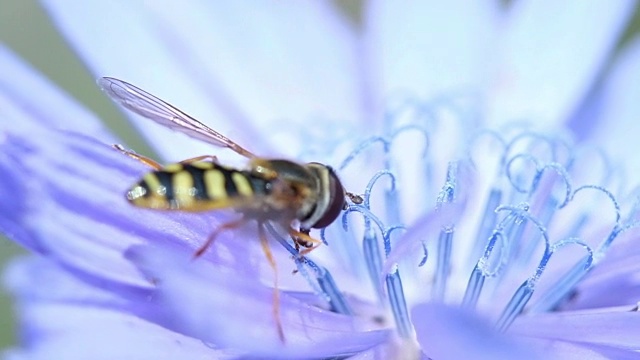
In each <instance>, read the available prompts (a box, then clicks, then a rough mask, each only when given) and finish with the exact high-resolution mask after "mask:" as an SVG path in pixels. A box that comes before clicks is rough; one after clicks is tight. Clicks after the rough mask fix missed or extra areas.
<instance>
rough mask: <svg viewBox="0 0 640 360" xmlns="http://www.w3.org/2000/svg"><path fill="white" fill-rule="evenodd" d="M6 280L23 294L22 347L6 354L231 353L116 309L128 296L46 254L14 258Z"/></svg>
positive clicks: (160, 355)
mask: <svg viewBox="0 0 640 360" xmlns="http://www.w3.org/2000/svg"><path fill="white" fill-rule="evenodd" d="M5 284H6V285H7V286H8V287H9V289H10V290H11V292H12V293H13V294H14V295H15V296H17V297H18V301H17V306H18V309H19V310H20V313H19V314H20V315H19V321H20V325H21V333H20V344H19V347H16V348H12V349H9V350H7V351H6V352H5V353H4V354H3V355H4V357H3V358H6V359H11V360H22V359H51V358H52V357H55V358H56V359H160V358H162V359H185V358H189V359H211V358H217V359H218V358H225V356H224V355H225V354H224V353H222V352H220V351H218V350H214V349H212V348H211V347H209V346H207V345H206V344H204V343H203V342H202V341H200V340H198V339H193V338H189V337H187V336H184V335H182V334H179V333H175V332H172V331H170V330H167V329H165V328H162V327H160V326H158V325H156V324H153V323H150V322H147V321H145V320H143V319H141V318H139V317H137V316H133V315H129V314H126V313H123V312H121V311H118V310H116V309H114V306H115V305H117V304H120V303H122V302H123V300H122V299H118V297H117V296H116V295H115V294H113V293H110V292H106V291H103V290H101V289H99V288H95V287H93V286H90V285H88V284H84V283H82V282H80V281H78V280H77V279H76V278H75V277H74V276H72V275H71V274H69V273H68V272H66V271H65V270H62V269H61V268H60V267H58V266H56V265H55V264H54V263H53V262H51V261H49V260H46V259H44V258H36V257H31V258H28V259H20V260H16V261H14V262H13V263H12V264H11V266H10V267H9V269H8V273H7V274H6V276H5Z"/></svg>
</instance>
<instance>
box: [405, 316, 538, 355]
mask: <svg viewBox="0 0 640 360" xmlns="http://www.w3.org/2000/svg"><path fill="white" fill-rule="evenodd" d="M411 317H412V319H413V324H414V326H415V329H416V335H417V338H418V342H419V343H420V346H421V347H422V351H423V352H424V353H425V354H427V356H429V357H430V358H433V359H438V360H447V359H451V360H458V359H467V358H473V359H486V360H499V359H504V360H507V359H521V360H524V359H538V358H539V357H538V356H536V355H534V354H535V353H533V352H532V349H529V348H527V347H524V346H523V345H522V344H518V343H516V342H515V341H514V340H513V339H510V338H509V337H507V336H505V335H503V334H500V333H498V332H497V331H496V330H495V329H494V328H492V327H490V326H489V325H488V324H487V323H485V322H484V321H482V320H481V319H479V318H477V317H476V316H475V315H472V314H469V313H466V312H465V311H463V310H461V309H459V308H453V307H448V306H446V305H442V304H418V305H416V306H415V307H414V308H413V309H412V310H411Z"/></svg>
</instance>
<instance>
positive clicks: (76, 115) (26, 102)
mask: <svg viewBox="0 0 640 360" xmlns="http://www.w3.org/2000/svg"><path fill="white" fill-rule="evenodd" d="M0 64H2V66H0V116H1V117H2V119H3V121H0V130H4V129H11V131H12V132H20V133H28V132H29V131H30V130H31V129H32V128H34V127H39V126H46V127H52V128H53V127H55V128H58V129H64V130H73V131H78V132H82V133H84V134H86V135H91V136H94V137H96V138H101V139H104V140H105V141H113V137H112V136H111V134H109V132H108V130H107V129H106V128H105V127H104V126H103V124H102V123H101V122H100V120H99V119H98V118H96V117H95V116H94V115H93V114H91V113H90V112H89V111H87V109H85V108H84V107H82V106H80V105H79V104H78V103H77V102H76V101H74V100H73V99H72V98H71V97H69V96H68V95H67V94H65V93H63V92H62V91H60V89H59V88H57V87H55V86H54V85H53V84H51V82H49V81H47V80H46V79H45V78H44V77H43V76H41V75H39V74H37V73H36V72H35V71H34V69H33V68H31V67H30V66H28V65H27V64H25V63H24V61H22V60H21V59H20V58H18V57H17V56H16V55H15V54H13V53H12V52H11V51H10V50H9V49H7V48H6V47H4V46H3V45H2V44H0ZM34 118H39V119H47V121H46V122H42V123H34V122H33V121H32V119H34Z"/></svg>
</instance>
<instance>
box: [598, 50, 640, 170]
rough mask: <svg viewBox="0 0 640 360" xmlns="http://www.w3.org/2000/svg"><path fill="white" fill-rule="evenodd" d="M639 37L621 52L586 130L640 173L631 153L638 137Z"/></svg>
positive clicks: (626, 166)
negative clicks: (591, 123) (594, 117)
mask: <svg viewBox="0 0 640 360" xmlns="http://www.w3.org/2000/svg"><path fill="white" fill-rule="evenodd" d="M638 99H640V39H636V40H635V41H633V42H632V43H631V44H630V45H628V46H627V48H626V49H625V50H624V51H623V52H622V53H621V54H620V56H619V58H618V59H617V61H616V62H615V64H614V65H613V68H612V70H611V72H610V74H609V76H608V78H607V80H606V82H605V83H604V85H603V88H602V91H601V93H600V94H598V96H597V97H596V99H595V101H598V103H599V104H600V106H599V108H598V109H597V110H599V112H598V113H597V119H596V123H597V126H596V127H595V128H594V129H593V131H592V132H591V133H590V134H589V135H590V136H591V138H592V140H593V141H595V142H597V143H598V144H601V146H603V147H604V149H605V150H606V151H607V152H608V153H609V154H610V155H611V158H613V159H616V160H617V161H624V165H625V168H626V170H627V172H628V174H639V173H640V162H639V161H637V158H636V157H635V156H633V155H631V154H630V151H633V149H637V144H638V138H640V122H639V121H638V119H640V106H638Z"/></svg>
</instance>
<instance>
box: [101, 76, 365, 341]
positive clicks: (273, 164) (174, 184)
mask: <svg viewBox="0 0 640 360" xmlns="http://www.w3.org/2000/svg"><path fill="white" fill-rule="evenodd" d="M98 85H99V86H100V88H101V89H102V90H103V91H104V92H105V93H106V94H107V95H108V96H109V97H110V98H111V99H112V100H114V101H115V102H116V103H117V104H119V105H121V106H123V107H125V108H127V109H129V110H131V111H133V112H134V113H137V114H138V115H141V116H143V117H145V118H148V119H151V120H153V121H155V122H156V123H159V124H161V125H163V126H166V127H168V128H171V129H173V130H176V131H179V132H182V133H184V134H186V135H188V136H190V137H192V138H195V139H198V140H202V141H205V142H207V143H209V144H211V145H214V146H217V147H222V148H228V149H231V150H233V151H235V152H236V153H237V154H239V155H241V156H244V157H246V158H248V159H249V163H248V166H247V168H246V169H235V168H232V167H227V166H224V165H222V164H219V163H218V161H217V158H216V157H215V156H211V155H205V156H199V157H195V158H191V159H187V160H184V161H181V162H180V163H176V164H170V165H167V166H162V165H160V164H158V163H157V162H155V161H153V160H152V159H149V158H147V157H144V156H142V155H139V154H136V153H134V152H132V151H128V150H126V149H124V148H123V147H122V146H120V145H114V147H115V148H116V149H117V150H119V151H121V152H122V153H124V154H126V155H127V156H129V157H131V158H134V159H136V160H138V161H140V162H142V163H144V164H146V165H148V166H150V167H151V168H152V169H153V170H152V171H151V172H149V173H147V174H146V175H144V176H143V177H142V179H141V180H140V181H139V182H138V183H137V184H135V185H134V186H133V187H132V188H131V189H130V190H129V191H128V192H127V194H126V196H127V199H128V200H129V202H131V203H132V204H133V205H136V206H139V207H144V208H151V209H161V210H181V211H187V212H200V211H208V210H215V209H225V208H231V209H234V210H236V211H237V212H238V213H240V214H241V217H240V218H239V219H238V220H235V221H232V222H229V223H226V224H223V225H221V226H220V227H218V228H217V229H215V230H214V231H213V232H212V233H211V234H210V235H209V237H208V238H207V240H206V241H205V242H204V244H203V245H202V246H201V247H200V248H199V249H198V250H196V252H195V254H194V257H199V256H201V255H202V254H203V253H204V252H205V251H206V250H207V249H208V248H209V247H210V246H211V245H212V244H213V242H214V241H215V239H216V237H217V236H218V235H219V234H220V233H221V232H223V231H226V230H230V229H234V228H238V227H241V226H243V225H244V224H246V223H247V222H250V221H256V223H257V229H258V237H259V238H260V243H261V245H262V249H263V251H264V253H265V255H266V257H267V260H268V261H269V264H270V265H271V267H272V268H273V269H274V272H275V274H276V276H275V286H274V316H275V318H276V322H277V325H278V333H279V336H280V338H281V339H282V340H284V335H283V330H282V326H281V324H280V321H279V306H278V304H279V301H278V296H279V295H278V286H277V285H278V283H277V282H278V281H277V272H276V263H275V259H274V257H273V255H272V253H271V250H270V249H269V245H268V241H267V236H266V228H265V224H266V223H267V222H270V223H274V224H276V225H278V226H280V227H281V228H282V229H284V230H286V231H287V232H288V234H289V235H290V236H291V238H292V239H293V242H294V244H295V246H296V249H298V250H299V249H300V247H304V248H305V249H304V250H302V251H301V252H300V253H301V254H303V255H304V254H306V253H307V252H309V251H311V250H313V249H314V248H315V247H317V246H318V245H319V244H320V243H321V242H320V241H319V240H316V239H314V238H312V237H311V236H310V235H309V232H310V230H311V229H312V228H315V229H320V228H324V227H327V226H328V225H330V224H331V223H332V222H333V221H334V220H335V219H336V218H337V217H338V215H339V214H340V212H341V211H342V209H343V208H344V207H345V206H346V198H347V197H349V198H350V199H352V201H355V202H359V200H360V198H359V197H358V195H353V194H350V193H347V192H346V191H345V189H344V187H343V186H342V183H341V182H340V179H339V178H338V176H337V175H336V173H335V172H334V171H333V169H332V168H331V167H329V166H327V165H323V164H320V163H317V162H311V163H306V164H300V163H296V162H293V161H289V160H285V159H266V158H261V157H258V156H256V155H254V154H253V153H252V152H250V151H248V150H246V149H245V148H243V147H242V146H240V145H238V144H236V143H235V142H233V141H232V140H230V139H228V138H227V137H225V136H224V135H222V134H220V133H218V132H217V131H215V130H213V129H211V128H209V127H208V126H206V125H205V124H203V123H201V122H200V121H198V120H196V119H195V118H193V117H191V116H189V115H187V114H186V113H184V112H183V111H181V110H179V109H178V108H176V107H174V106H173V105H171V104H169V103H167V102H165V101H163V100H160V99H159V98H157V97H155V96H153V95H151V94H149V93H147V92H146V91H144V90H142V89H140V88H138V87H136V86H134V85H131V84H129V83H127V82H125V81H122V80H118V79H114V78H110V77H103V78H100V79H98ZM294 225H297V228H295V227H294Z"/></svg>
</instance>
